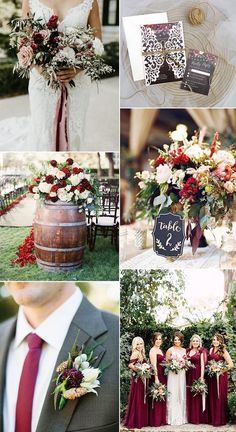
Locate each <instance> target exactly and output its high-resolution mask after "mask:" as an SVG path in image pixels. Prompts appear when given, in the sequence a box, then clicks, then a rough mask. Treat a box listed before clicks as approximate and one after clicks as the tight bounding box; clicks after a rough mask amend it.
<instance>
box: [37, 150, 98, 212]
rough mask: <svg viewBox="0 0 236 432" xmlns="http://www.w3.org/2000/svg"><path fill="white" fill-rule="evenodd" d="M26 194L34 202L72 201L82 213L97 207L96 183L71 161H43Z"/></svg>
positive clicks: (87, 172)
mask: <svg viewBox="0 0 236 432" xmlns="http://www.w3.org/2000/svg"><path fill="white" fill-rule="evenodd" d="M29 192H30V193H32V194H33V197H34V199H35V200H39V199H42V200H47V201H51V202H57V201H59V200H60V201H63V202H72V203H75V204H77V205H78V206H79V207H80V209H81V210H83V209H85V208H87V209H89V210H91V211H97V210H99V208H100V194H99V186H98V184H97V180H96V179H95V178H94V177H92V176H91V174H90V173H89V170H87V169H84V168H82V167H81V166H80V165H79V164H78V163H77V162H76V161H74V160H73V159H72V158H68V159H65V160H64V161H63V159H62V161H61V162H59V161H56V160H54V159H53V160H51V161H45V162H44V163H43V167H42V169H41V170H40V171H37V172H35V175H34V177H33V179H32V180H31V181H30V185H29Z"/></svg>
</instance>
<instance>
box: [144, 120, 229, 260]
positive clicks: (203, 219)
mask: <svg viewBox="0 0 236 432" xmlns="http://www.w3.org/2000/svg"><path fill="white" fill-rule="evenodd" d="M180 126H181V128H182V129H184V128H185V127H184V126H183V125H179V127H180ZM170 135H171V137H172V140H173V142H172V143H171V144H170V145H164V149H163V150H159V152H158V155H157V157H156V159H155V160H152V161H150V167H151V169H150V171H143V172H138V173H136V177H137V178H138V179H139V187H140V192H139V193H138V195H137V202H136V209H137V217H138V218H140V219H143V218H147V219H149V220H150V221H152V219H153V218H155V217H157V216H158V215H159V214H160V213H168V212H171V213H177V214H179V215H181V216H182V217H183V218H184V219H185V220H186V222H187V227H186V237H187V238H191V240H192V249H193V254H194V253H195V252H196V250H197V247H198V245H199V241H200V238H201V236H202V234H203V231H204V229H205V228H207V227H209V226H215V225H216V224H217V222H218V221H221V220H222V219H223V218H224V217H225V215H227V213H228V212H229V210H230V209H232V208H233V199H234V196H235V193H236V151H235V150H230V149H228V150H221V149H220V147H221V143H220V141H219V136H218V133H217V132H216V133H215V135H214V139H213V141H212V143H211V144H209V143H207V142H204V141H203V138H204V133H203V132H200V135H199V136H193V137H192V139H191V140H188V139H187V132H186V128H185V131H183V132H182V133H181V131H180V130H178V127H177V130H176V131H174V132H172V133H171V134H170ZM192 224H193V225H194V228H193V227H192Z"/></svg>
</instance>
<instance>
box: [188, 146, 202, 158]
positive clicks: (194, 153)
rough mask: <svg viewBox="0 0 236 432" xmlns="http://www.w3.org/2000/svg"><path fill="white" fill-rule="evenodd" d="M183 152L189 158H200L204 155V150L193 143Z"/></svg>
mask: <svg viewBox="0 0 236 432" xmlns="http://www.w3.org/2000/svg"><path fill="white" fill-rule="evenodd" d="M185 154H186V155H187V156H188V157H189V158H190V159H201V158H202V157H203V156H204V151H203V150H202V148H201V147H200V146H199V145H198V144H194V145H192V146H190V147H188V148H187V149H186V150H185Z"/></svg>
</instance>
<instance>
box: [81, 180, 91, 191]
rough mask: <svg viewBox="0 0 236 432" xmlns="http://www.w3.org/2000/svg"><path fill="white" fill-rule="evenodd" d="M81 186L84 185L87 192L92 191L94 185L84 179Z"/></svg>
mask: <svg viewBox="0 0 236 432" xmlns="http://www.w3.org/2000/svg"><path fill="white" fill-rule="evenodd" d="M81 184H82V185H83V187H84V188H85V189H87V190H92V188H93V187H92V185H91V184H90V183H89V181H88V180H87V179H83V180H82V182H81Z"/></svg>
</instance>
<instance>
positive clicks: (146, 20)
mask: <svg viewBox="0 0 236 432" xmlns="http://www.w3.org/2000/svg"><path fill="white" fill-rule="evenodd" d="M165 22H168V17H167V14H166V13H165V12H164V13H154V14H147V15H136V16H129V17H123V26H124V31H125V36H126V42H127V48H128V53H129V58H130V64H131V69H132V74H133V79H134V81H140V80H144V79H145V72H144V65H143V57H142V41H141V31H140V26H141V25H143V24H156V23H165Z"/></svg>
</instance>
